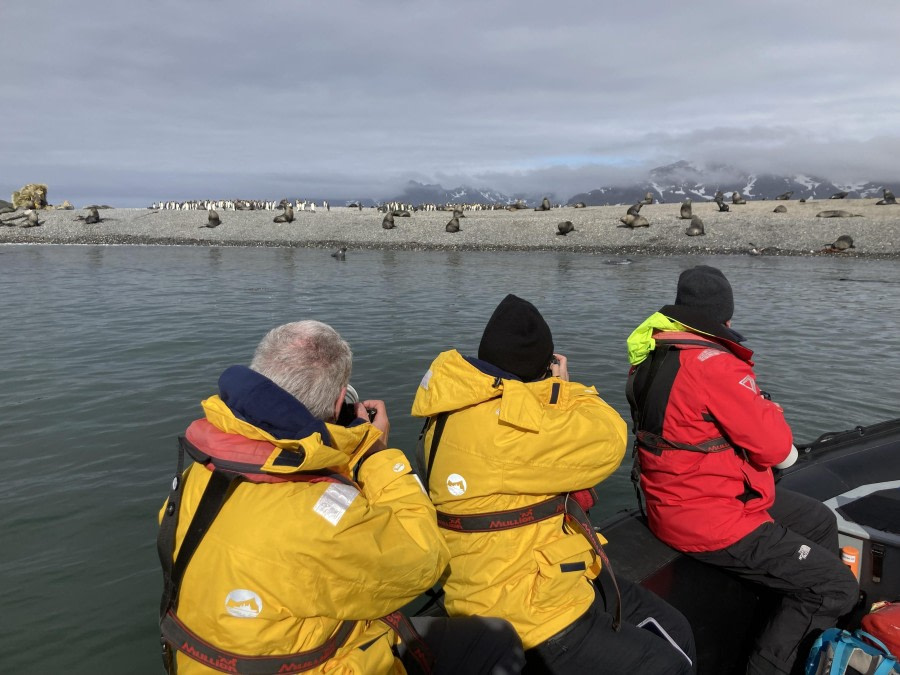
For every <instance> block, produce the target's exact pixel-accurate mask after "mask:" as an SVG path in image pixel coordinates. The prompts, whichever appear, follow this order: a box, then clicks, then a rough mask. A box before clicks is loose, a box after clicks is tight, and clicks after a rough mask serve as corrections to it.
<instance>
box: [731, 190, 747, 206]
mask: <svg viewBox="0 0 900 675" xmlns="http://www.w3.org/2000/svg"><path fill="white" fill-rule="evenodd" d="M731 203H732V204H746V203H747V200H746V199H744V198H743V197H741V193H740V192H738V191H737V190H735V191H734V192H732V193H731Z"/></svg>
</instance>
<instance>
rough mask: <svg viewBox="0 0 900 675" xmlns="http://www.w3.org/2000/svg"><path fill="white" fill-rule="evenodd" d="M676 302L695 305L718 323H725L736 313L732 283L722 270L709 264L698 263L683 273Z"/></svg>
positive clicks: (689, 305)
mask: <svg viewBox="0 0 900 675" xmlns="http://www.w3.org/2000/svg"><path fill="white" fill-rule="evenodd" d="M675 304H676V305H683V306H685V307H693V308H694V309H696V310H699V311H701V312H703V313H704V314H706V316H708V317H709V318H710V319H712V320H713V321H715V322H716V323H725V322H726V321H728V320H729V319H730V318H731V316H732V315H733V314H734V295H733V294H732V292H731V284H729V283H728V279H726V278H725V275H724V274H722V272H721V271H720V270H718V269H716V268H715V267H710V266H708V265H697V266H696V267H691V268H690V269H687V270H685V271H684V272H682V273H681V276H679V277H678V291H677V294H676V295H675Z"/></svg>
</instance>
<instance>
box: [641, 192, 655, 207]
mask: <svg viewBox="0 0 900 675" xmlns="http://www.w3.org/2000/svg"><path fill="white" fill-rule="evenodd" d="M643 203H644V204H652V203H653V193H652V192H648V193H647V194H645V195H644V199H643Z"/></svg>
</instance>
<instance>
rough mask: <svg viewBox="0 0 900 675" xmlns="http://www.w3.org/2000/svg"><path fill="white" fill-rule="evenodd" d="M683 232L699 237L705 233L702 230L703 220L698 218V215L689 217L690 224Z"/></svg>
mask: <svg viewBox="0 0 900 675" xmlns="http://www.w3.org/2000/svg"><path fill="white" fill-rule="evenodd" d="M684 233H685V234H686V235H687V236H689V237H699V236H702V235H704V234H706V232H705V231H704V230H703V221H702V220H700V216H692V217H691V224H690V225H689V226H688V228H687V229H686V230H685V231H684Z"/></svg>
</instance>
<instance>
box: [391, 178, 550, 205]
mask: <svg viewBox="0 0 900 675" xmlns="http://www.w3.org/2000/svg"><path fill="white" fill-rule="evenodd" d="M541 199H542V197H537V202H536V203H538V204H539V203H540V201H541ZM519 200H523V201H527V202H528V203H531V202H533V201H534V200H535V198H534V197H528V196H526V195H505V194H503V193H502V192H498V191H496V190H490V189H475V188H472V187H468V186H465V185H462V186H460V187H456V188H451V189H446V188H444V187H443V186H441V185H437V184H434V185H429V184H426V183H417V182H416V181H413V180H411V181H409V182H408V183H407V184H406V187H405V188H404V189H403V193H402V194H400V195H397V196H395V197H393V198H391V199H386V200H385V201H386V202H392V201H393V202H401V203H404V204H412V205H414V206H418V205H419V204H514V203H515V202H517V201H519Z"/></svg>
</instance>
